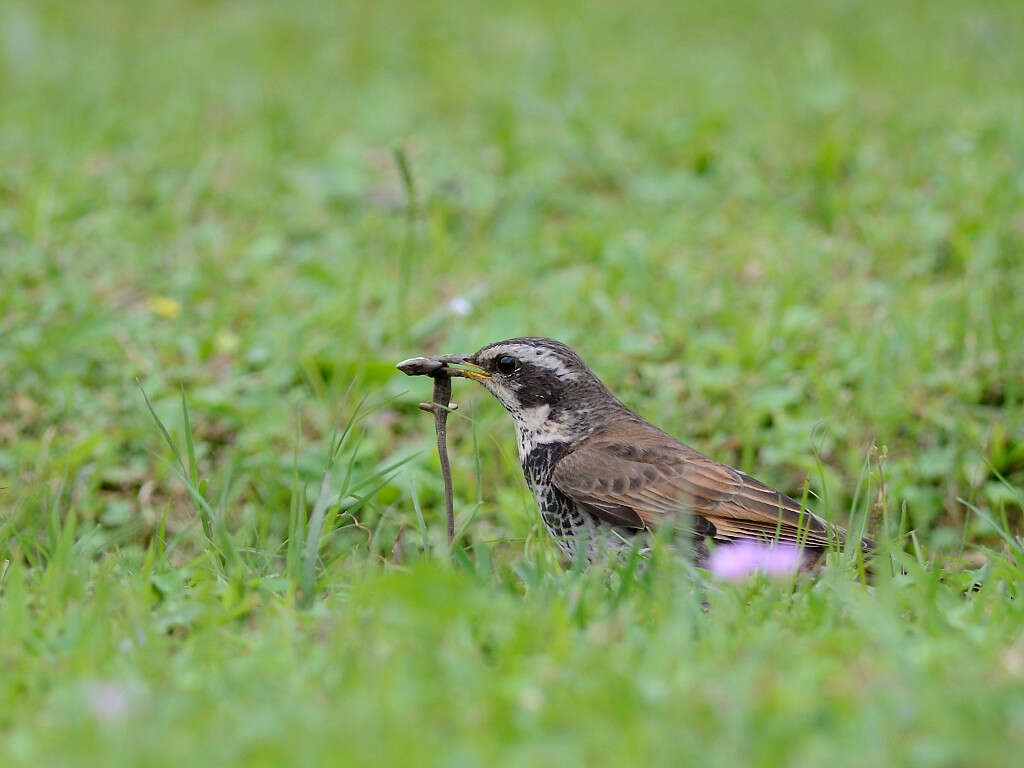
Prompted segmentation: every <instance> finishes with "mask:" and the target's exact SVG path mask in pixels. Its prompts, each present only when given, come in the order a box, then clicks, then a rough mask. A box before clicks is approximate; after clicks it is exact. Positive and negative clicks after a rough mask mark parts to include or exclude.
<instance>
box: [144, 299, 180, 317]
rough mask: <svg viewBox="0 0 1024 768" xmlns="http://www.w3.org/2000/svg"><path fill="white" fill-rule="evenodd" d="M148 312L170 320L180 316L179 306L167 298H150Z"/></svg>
mask: <svg viewBox="0 0 1024 768" xmlns="http://www.w3.org/2000/svg"><path fill="white" fill-rule="evenodd" d="M149 311H150V312H152V313H153V314H154V315H159V316H160V317H168V318H171V319H172V320H173V319H174V318H176V317H177V316H178V315H180V314H181V304H180V303H179V302H177V301H175V300H174V299H172V298H170V297H169V296H150V297H149Z"/></svg>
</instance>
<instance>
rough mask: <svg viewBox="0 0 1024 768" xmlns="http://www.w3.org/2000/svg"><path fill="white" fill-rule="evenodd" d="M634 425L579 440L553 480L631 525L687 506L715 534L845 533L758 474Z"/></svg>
mask: <svg viewBox="0 0 1024 768" xmlns="http://www.w3.org/2000/svg"><path fill="white" fill-rule="evenodd" d="M643 427H648V425H646V424H644V425H643ZM636 432H637V433H638V434H633V435H631V434H628V433H627V434H618V435H616V436H615V437H612V436H595V437H592V438H590V439H589V440H587V441H585V442H584V443H583V444H582V445H581V446H579V447H578V448H576V449H575V450H573V451H571V452H569V453H568V454H566V455H565V456H563V457H562V458H561V459H560V460H559V461H558V463H557V464H556V466H555V470H554V474H553V477H552V480H553V482H554V485H555V487H556V488H558V490H560V491H561V492H562V493H564V494H566V495H567V496H569V497H570V498H572V499H573V500H575V501H576V502H577V503H579V504H582V505H585V506H586V507H587V508H588V509H589V510H591V511H592V512H593V513H594V514H595V515H597V516H599V517H602V518H604V519H605V520H607V521H608V522H611V523H614V524H616V525H623V524H627V525H628V524H629V522H630V521H632V522H633V523H635V524H634V525H629V527H637V528H638V527H652V528H653V527H657V526H658V525H660V524H661V523H662V522H663V521H664V520H665V519H666V518H670V519H671V518H678V519H680V520H683V519H685V516H686V515H687V513H689V514H690V515H691V516H692V517H691V521H690V522H689V523H687V524H688V525H689V526H690V527H692V528H693V529H694V533H695V534H697V535H698V536H712V537H713V538H715V539H718V540H724V541H727V540H732V539H740V538H746V539H750V538H753V539H777V540H781V541H789V542H794V543H800V544H806V545H809V546H812V547H813V546H826V545H828V544H829V543H831V542H834V541H842V540H843V538H844V532H843V531H842V529H841V528H839V527H837V526H834V525H830V524H829V523H827V522H826V521H825V520H823V519H821V518H820V517H818V516H817V515H815V514H813V513H811V512H810V511H808V510H806V509H803V508H802V507H801V506H800V503H799V502H797V501H795V500H794V499H791V498H790V497H789V496H786V495H785V494H783V493H779V492H778V491H776V490H774V489H772V488H769V487H768V486H767V485H765V484H764V483H762V482H760V481H759V480H756V479H754V478H752V477H750V476H749V475H745V474H743V473H742V472H740V471H738V470H735V469H732V468H731V467H727V466H726V465H724V464H719V463H718V462H716V461H713V460H712V459H709V458H708V457H707V456H704V455H703V454H700V453H698V452H697V451H695V450H693V449H692V448H689V447H687V446H685V445H683V444H682V443H680V442H678V441H677V440H675V439H674V438H672V437H670V436H669V435H666V434H665V433H663V432H661V431H660V430H656V429H655V428H653V427H649V431H647V430H646V429H639V425H638V427H637V428H636ZM623 521H626V522H625V523H624V522H623ZM709 524H710V525H709Z"/></svg>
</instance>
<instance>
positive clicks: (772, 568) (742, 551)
mask: <svg viewBox="0 0 1024 768" xmlns="http://www.w3.org/2000/svg"><path fill="white" fill-rule="evenodd" d="M801 559H802V558H801V554H800V550H799V549H797V548H796V547H794V546H793V545H792V544H758V543H757V542H756V541H739V542H737V543H735V544H723V545H720V546H718V547H716V548H715V551H714V552H712V553H711V557H710V558H709V559H708V570H709V571H711V572H712V573H713V574H715V575H716V576H719V577H721V578H723V579H728V580H729V581H741V580H742V579H745V578H747V577H748V576H750V575H751V574H753V573H756V572H758V571H760V572H761V573H764V574H767V575H768V576H773V577H776V578H781V577H784V576H788V575H790V574H791V573H794V572H795V571H796V570H797V569H799V568H800V561H801Z"/></svg>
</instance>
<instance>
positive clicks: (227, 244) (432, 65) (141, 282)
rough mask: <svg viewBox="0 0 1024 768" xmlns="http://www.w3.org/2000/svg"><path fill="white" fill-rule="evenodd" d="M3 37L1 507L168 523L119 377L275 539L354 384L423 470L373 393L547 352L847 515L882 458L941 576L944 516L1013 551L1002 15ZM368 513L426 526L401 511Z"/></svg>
mask: <svg viewBox="0 0 1024 768" xmlns="http://www.w3.org/2000/svg"><path fill="white" fill-rule="evenodd" d="M0 23H2V28H3V54H4V55H3V59H2V62H3V68H4V69H3V77H2V83H3V85H2V88H3V107H4V108H3V123H2V133H0V153H2V162H0V201H2V213H0V249H2V250H0V268H2V270H3V274H2V279H3V286H4V290H3V293H2V297H0V309H2V326H0V332H2V334H3V344H2V346H0V376H2V379H0V384H2V389H3V392H4V394H5V396H4V398H3V399H2V402H0V435H2V441H3V442H2V449H0V472H2V473H3V474H4V475H6V476H9V477H11V478H12V484H13V485H14V486H16V487H17V488H19V489H21V490H20V494H21V495H19V494H18V493H16V494H15V497H16V498H20V499H22V500H23V501H22V502H21V503H22V504H25V505H29V506H32V505H33V503H34V502H33V501H32V499H33V496H34V495H35V494H33V492H32V489H33V488H35V489H37V490H39V489H41V488H43V487H45V486H46V485H47V484H48V483H51V482H52V481H54V480H56V479H59V478H63V479H64V481H66V482H67V483H70V484H71V485H73V486H74V487H75V489H76V492H77V494H78V497H77V501H78V503H79V514H80V516H81V517H82V518H83V520H85V521H88V523H90V524H91V523H93V522H98V523H100V524H101V525H102V524H104V523H103V518H104V516H106V517H107V518H109V522H110V523H116V522H118V521H120V524H123V525H136V524H137V523H138V522H139V521H140V520H143V521H148V525H149V526H150V527H152V525H153V524H154V523H155V520H156V519H157V517H158V510H159V509H160V508H161V506H162V505H163V504H164V503H165V502H166V501H167V498H168V494H174V493H175V492H176V491H175V488H174V482H173V479H172V478H168V476H167V472H166V471H165V469H163V468H162V467H161V465H160V463H159V462H158V461H155V460H154V458H153V456H152V454H153V452H154V451H155V450H156V451H158V450H159V446H160V442H159V436H158V434H157V432H156V431H155V429H154V428H153V425H152V422H151V421H150V419H149V416H148V414H147V413H146V412H145V409H144V408H143V407H142V403H141V398H140V395H139V392H138V390H137V389H136V385H135V379H136V377H137V378H139V379H140V380H141V382H142V384H143V385H144V386H145V387H146V388H147V391H148V392H149V393H150V394H151V396H152V397H153V398H154V400H155V401H156V402H157V403H158V404H161V403H162V404H163V408H162V410H161V413H162V414H163V415H165V417H166V418H168V419H170V420H171V421H172V422H173V419H174V413H175V412H176V411H175V410H174V409H176V402H177V398H178V389H179V387H182V386H183V387H184V388H185V391H186V393H187V394H188V396H189V398H190V402H191V403H192V406H193V410H194V411H195V419H194V420H195V422H196V424H195V428H196V430H197V440H198V443H199V450H200V454H201V459H202V460H203V463H204V466H205V467H206V468H207V471H213V472H215V473H216V472H217V470H218V469H219V468H220V467H221V466H222V465H225V464H228V463H230V464H233V466H234V470H233V472H232V477H233V482H232V487H231V491H230V492H231V493H232V494H234V495H235V496H236V497H237V498H236V499H235V500H234V501H233V503H232V504H231V505H230V506H231V508H232V509H234V510H236V514H237V515H239V516H240V517H245V516H246V515H247V514H250V515H255V516H257V517H258V516H260V515H262V514H270V515H271V516H274V514H275V513H274V509H273V504H272V503H269V502H272V501H273V500H274V499H275V497H276V495H277V494H278V493H279V492H280V489H281V487H286V486H287V484H288V482H289V480H290V474H291V465H292V459H291V454H292V453H293V449H294V447H295V443H296V440H295V432H296V420H297V418H299V417H300V416H301V420H302V430H303V439H302V440H301V441H300V442H301V446H300V447H301V448H302V449H303V450H309V451H311V452H312V454H313V455H316V456H320V455H322V454H323V447H322V445H321V443H323V441H324V440H325V439H326V437H325V436H327V435H329V434H330V432H331V431H332V430H333V429H334V428H335V427H336V426H337V425H339V424H340V423H341V422H343V420H344V416H343V413H342V406H343V404H344V402H345V398H344V397H343V394H344V393H345V392H346V391H348V390H349V388H350V386H352V383H353V381H357V382H358V383H357V384H355V385H354V389H353V393H354V394H355V395H357V396H363V395H370V396H371V400H374V399H376V400H381V399H383V396H384V395H385V394H386V395H392V396H396V397H397V399H396V400H393V401H392V402H391V404H390V406H388V408H387V409H386V410H385V412H384V413H383V414H378V417H377V418H376V420H374V422H373V424H372V425H371V426H372V429H371V436H370V437H371V439H370V441H369V442H368V444H367V446H366V457H367V461H369V462H371V463H374V462H376V463H380V462H382V461H386V460H387V459H389V458H393V457H394V456H405V455H407V453H408V452H409V451H410V450H411V449H412V448H416V449H420V450H423V449H426V448H428V447H429V445H430V440H431V435H430V429H429V426H430V425H429V421H428V420H426V419H425V418H422V417H421V416H420V415H419V414H417V412H416V411H415V410H414V409H412V408H411V404H412V403H414V402H415V401H417V400H419V399H423V398H424V397H425V392H426V391H427V386H426V384H425V383H424V382H417V381H412V380H404V379H402V377H400V376H398V375H396V374H395V372H394V369H393V367H392V366H393V363H394V362H395V361H396V360H399V359H402V358H404V357H407V356H410V355H413V354H420V353H436V352H440V351H472V350H474V349H476V348H478V347H479V346H482V345H483V344H485V343H487V342H490V341H495V340H497V339H500V338H505V337H509V336H515V335H527V334H529V335H548V336H555V337H557V338H560V339H562V340H564V341H566V342H568V343H569V344H571V345H573V346H575V347H576V348H578V349H579V351H580V352H581V353H582V354H583V356H584V357H585V359H587V360H588V362H590V364H591V365H592V367H594V368H595V370H597V371H598V372H599V373H600V374H601V375H602V376H603V377H604V378H605V379H606V381H607V382H608V383H609V385H610V386H611V387H612V388H613V390H615V391H616V392H618V393H619V394H620V395H621V396H622V397H623V398H625V399H626V401H627V402H628V403H629V404H631V405H632V406H633V407H635V408H636V409H637V410H639V411H640V412H641V413H643V414H644V415H646V416H647V417H649V418H650V419H652V420H653V421H655V422H656V423H658V424H659V425H662V426H664V427H665V428H666V429H668V430H669V431H670V432H672V433H673V434H676V435H678V436H679V437H681V438H682V439H684V440H688V441H690V442H692V443H693V444H695V445H696V446H697V447H699V448H701V449H702V450H704V451H705V452H708V453H710V454H711V455H713V456H714V457H716V458H718V459H720V460H723V461H727V462H733V463H736V464H738V465H740V466H741V467H742V468H743V469H745V470H747V471H750V472H754V473H756V474H759V475H760V476H762V477H764V479H765V480H767V481H769V482H773V483H776V484H778V485H780V486H782V487H783V488H784V489H786V490H787V491H789V492H790V493H794V494H797V495H799V492H800V491H801V489H802V486H803V483H804V481H805V479H808V478H809V480H810V482H811V486H812V489H813V490H815V491H817V492H819V493H821V492H822V490H823V489H822V486H823V485H824V486H825V488H824V490H825V492H827V493H828V501H829V503H830V504H831V505H832V507H833V508H832V509H830V510H829V512H830V513H831V514H834V515H835V516H836V517H837V518H839V519H843V517H844V515H845V513H846V510H847V509H848V506H849V502H850V499H851V497H852V495H853V493H854V490H855V487H856V484H857V480H858V477H859V475H860V474H861V468H862V466H863V464H864V462H865V460H866V459H868V458H869V456H870V453H871V450H870V447H871V446H872V445H878V446H885V447H886V448H887V449H888V459H887V468H886V479H887V483H888V492H889V497H890V502H891V503H892V504H893V506H894V509H895V510H896V511H897V512H899V511H900V510H901V509H902V507H901V505H902V504H903V502H905V503H906V506H905V513H906V515H907V516H908V519H909V522H908V525H909V527H912V528H914V529H916V530H917V531H918V532H919V534H922V535H925V536H926V538H927V539H928V540H931V541H933V543H934V544H936V545H937V546H940V547H941V548H955V547H956V546H958V544H959V541H960V538H961V534H962V532H963V530H964V526H966V530H967V533H968V535H975V534H979V535H981V534H984V525H983V524H982V523H981V522H980V521H978V520H976V519H975V520H970V519H968V518H969V517H970V516H969V515H966V514H965V508H964V506H963V505H962V504H961V503H960V502H958V501H957V499H958V498H964V499H966V500H968V501H970V502H971V503H974V504H977V505H980V506H982V507H984V508H986V509H989V510H991V511H992V512H994V513H995V514H996V516H997V517H998V515H999V513H1000V512H1001V511H1003V510H1005V511H1006V513H1007V514H1008V515H1010V516H1017V517H1018V519H1019V514H1020V508H1019V503H1018V502H1016V501H1014V496H1013V494H1012V493H1011V492H1009V491H1008V490H1007V488H1006V487H1005V486H1004V485H1003V484H1002V483H1001V482H1000V480H999V479H998V474H999V473H1001V474H1002V475H1003V476H1005V477H1007V478H1008V479H1009V480H1010V481H1011V482H1015V483H1018V484H1019V483H1020V482H1021V481H1022V480H1024V415H1022V409H1021V402H1022V397H1024V378H1022V371H1024V360H1022V357H1024V344H1021V343H1020V338H1021V333H1022V330H1024V301H1021V300H1020V297H1021V295H1022V294H1024V266H1022V259H1021V252H1022V244H1024V176H1022V170H1021V169H1022V164H1024V143H1022V142H1024V126H1022V119H1024V109H1022V101H1021V91H1020V85H1021V80H1020V73H1021V72H1022V71H1024V55H1022V54H1021V53H1020V48H1021V46H1020V45H1018V43H1019V42H1020V41H1021V37H1020V33H1021V31H1022V27H1021V25H1022V13H1021V8H1020V4H1019V3H1015V2H1006V3H982V4H979V3H940V4H936V3H926V2H921V3H912V2H911V3H897V4H893V5H892V6H891V7H887V8H886V9H885V10H884V12H883V11H882V10H881V9H878V8H875V7H873V6H871V5H867V4H862V3H852V2H845V3H839V2H835V3H817V4H812V3H776V2H772V3H756V2H743V3H728V4H724V5H722V6H720V7H716V8H714V9H711V8H704V7H703V6H702V5H684V4H679V3H643V4H640V5H639V6H636V5H634V4H619V3H596V4H591V5H588V6H587V7H585V8H584V7H581V6H578V5H577V4H575V3H550V2H544V3H537V4H513V5H509V4H494V5H489V4H470V5H466V4H463V3H443V2H441V3H429V4H426V3H389V2H384V3H373V4H362V3H361V4H335V3H317V2H310V3H301V4H298V5H295V6H288V7H284V6H281V5H280V4H276V3H251V2H248V3H221V2H195V3H183V2H157V3H152V2H146V3H111V2H103V3H75V4H70V5H69V4H65V3H21V2H8V3H5V4H4V8H3V15H2V19H0ZM395 148H401V149H402V150H403V151H404V152H405V154H406V156H407V158H408V164H409V167H410V170H411V174H412V177H413V184H414V197H413V201H412V204H413V208H412V209H411V211H410V210H409V209H408V208H407V206H408V205H409V200H408V197H407V195H406V191H405V189H404V187H403V184H402V177H401V174H400V173H399V172H398V169H397V165H396V162H395V157H394V154H393V151H394V149H395ZM453 301H454V302H455V303H454V304H452V302H453ZM453 307H454V308H455V310H461V311H462V312H464V313H465V314H461V313H460V312H458V311H454V310H453ZM456 396H457V399H458V400H459V401H460V402H462V403H463V407H464V408H468V413H470V414H472V415H473V416H475V417H476V419H477V424H478V428H479V434H478V437H479V439H480V440H481V441H484V442H486V443H487V445H486V447H485V448H484V449H483V450H481V451H480V460H481V461H482V462H483V468H482V471H483V475H484V478H485V480H486V486H487V493H486V494H485V501H486V506H485V514H484V515H483V518H484V520H485V521H487V520H491V521H495V523H496V525H498V526H499V527H500V528H501V529H502V530H505V529H508V531H510V532H511V533H513V534H514V535H516V536H521V535H524V534H525V533H526V532H527V531H528V530H529V529H530V528H531V527H532V526H533V525H534V524H535V522H536V521H535V519H534V516H533V515H532V514H530V513H529V511H527V512H526V513H525V514H524V510H523V509H522V507H524V506H527V502H526V500H522V502H521V503H519V502H518V501H517V503H515V504H512V505H506V504H503V503H501V502H502V500H503V497H502V495H501V489H503V488H510V489H512V491H510V493H511V494H512V495H514V496H516V497H518V496H522V495H523V492H522V488H521V486H522V483H521V482H520V481H519V479H518V477H517V467H516V466H515V460H514V450H513V444H512V441H511V440H510V434H511V429H510V425H509V424H508V423H507V420H506V419H505V418H503V415H502V414H501V413H500V411H499V409H498V406H497V405H496V404H493V403H490V402H486V401H485V398H483V393H480V392H476V391H471V390H470V388H469V387H468V385H467V386H464V387H460V388H459V390H458V391H457V392H456ZM463 426H464V425H463V424H458V425H457V426H454V427H453V429H452V432H453V433H454V434H455V435H457V436H459V437H462V438H465V437H466V435H468V430H466V429H464V428H462V427H463ZM492 442H497V443H499V444H500V450H498V449H497V448H496V447H495V446H493V445H492V444H491V443H492ZM468 445H469V444H468V443H467V442H465V441H464V440H463V441H460V442H459V444H458V445H456V447H455V449H454V453H455V455H456V463H457V465H458V467H457V476H458V477H457V480H458V482H457V485H458V486H459V487H458V490H459V492H460V494H461V495H462V497H463V500H464V501H465V500H466V499H467V497H469V499H470V500H471V499H472V497H473V491H474V489H475V482H474V481H473V478H472V474H470V473H471V472H472V471H473V470H474V466H475V464H474V459H473V455H472V449H470V448H468ZM816 453H817V454H818V456H820V459H821V461H822V464H823V471H819V470H818V468H817V461H816V458H815V454H816ZM317 462H319V458H318V459H316V461H312V465H313V466H311V470H312V469H313V468H314V467H315V464H316V463H317ZM417 462H418V464H417V466H423V467H428V465H429V455H425V456H422V457H421V458H420V459H417ZM428 469H429V471H427V472H424V473H421V479H422V480H423V484H424V488H423V492H424V493H426V494H436V492H437V489H436V485H437V483H436V481H435V480H434V479H432V478H433V477H434V468H433V466H429V467H428ZM316 471H317V472H318V471H319V469H318V468H317V469H316ZM147 481H153V482H154V483H155V485H154V487H153V488H151V489H150V490H151V491H152V492H151V493H147V494H145V496H146V498H147V499H148V501H143V502H140V501H139V498H138V497H139V490H140V488H142V486H143V485H144V484H145V483H146V482H147ZM177 492H178V493H180V492H181V491H180V489H178V491H177ZM7 495H8V498H11V491H8V493H7ZM383 498H384V503H385V505H387V506H389V507H391V508H393V509H394V514H395V515H396V517H395V519H396V520H399V519H402V518H403V517H404V516H409V515H411V514H412V506H411V504H410V500H409V494H408V493H407V485H406V484H405V483H404V482H402V481H396V484H395V485H394V487H393V489H392V492H391V493H390V494H386V495H385V497H383ZM429 498H431V499H434V498H436V496H433V495H431V496H429ZM506 508H507V509H508V511H507V514H506V513H505V512H504V511H503V510H505V509H506ZM112 510H114V511H112ZM247 510H248V511H247ZM140 513H141V516H140ZM115 518H117V520H115ZM506 518H507V519H506ZM943 526H949V527H948V528H944V527H943ZM979 526H980V528H979ZM107 527H108V528H116V527H118V526H117V525H107ZM144 528H145V526H144ZM103 533H105V534H107V533H110V531H104V532H103ZM131 535H132V536H137V535H141V536H145V535H146V531H145V530H142V531H133V532H132V534H131Z"/></svg>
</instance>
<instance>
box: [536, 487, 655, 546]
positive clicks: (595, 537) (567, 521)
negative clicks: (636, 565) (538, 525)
mask: <svg viewBox="0 0 1024 768" xmlns="http://www.w3.org/2000/svg"><path fill="white" fill-rule="evenodd" d="M533 493H534V496H535V497H536V499H537V507H538V508H539V509H540V517H541V520H542V521H543V522H544V527H545V528H546V529H547V531H548V533H549V534H551V537H552V538H553V539H554V540H555V543H556V544H558V547H559V549H561V550H562V552H564V553H565V554H566V555H567V556H568V557H569V558H575V557H576V553H577V550H578V549H579V547H580V546H581V545H582V546H584V547H585V553H586V558H587V560H589V561H592V560H596V559H598V558H600V557H602V556H604V555H606V554H608V553H617V552H626V551H628V550H629V549H630V548H631V547H632V544H633V543H632V538H633V537H634V536H635V535H636V531H631V530H626V529H624V528H618V527H616V526H613V525H609V524H608V523H606V522H603V521H601V520H598V519H596V518H595V517H594V516H593V515H591V514H590V513H589V512H587V511H586V510H583V509H581V508H580V507H579V506H578V505H577V504H576V503H575V502H573V500H572V499H570V498H569V497H567V496H565V495H564V494H562V493H559V492H558V490H557V489H555V488H553V487H552V486H550V485H536V486H534V488H533Z"/></svg>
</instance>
